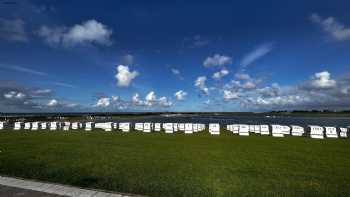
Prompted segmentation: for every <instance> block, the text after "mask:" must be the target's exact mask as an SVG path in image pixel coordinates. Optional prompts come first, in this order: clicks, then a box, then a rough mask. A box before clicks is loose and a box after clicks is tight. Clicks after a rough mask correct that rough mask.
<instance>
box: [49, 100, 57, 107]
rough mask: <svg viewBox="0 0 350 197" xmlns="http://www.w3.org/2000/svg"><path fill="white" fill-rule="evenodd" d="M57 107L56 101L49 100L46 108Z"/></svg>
mask: <svg viewBox="0 0 350 197" xmlns="http://www.w3.org/2000/svg"><path fill="white" fill-rule="evenodd" d="M57 105H58V101H57V100H56V99H51V100H50V101H49V102H48V103H47V106H49V107H55V106H57Z"/></svg>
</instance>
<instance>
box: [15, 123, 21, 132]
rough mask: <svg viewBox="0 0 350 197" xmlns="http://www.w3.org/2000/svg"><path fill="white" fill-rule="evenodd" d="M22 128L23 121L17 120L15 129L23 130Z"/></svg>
mask: <svg viewBox="0 0 350 197" xmlns="http://www.w3.org/2000/svg"><path fill="white" fill-rule="evenodd" d="M21 129H22V122H15V124H14V126H13V130H21Z"/></svg>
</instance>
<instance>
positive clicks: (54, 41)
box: [37, 25, 67, 46]
mask: <svg viewBox="0 0 350 197" xmlns="http://www.w3.org/2000/svg"><path fill="white" fill-rule="evenodd" d="M66 29H67V28H65V27H48V26H45V25H43V26H41V27H40V29H39V30H38V32H37V34H38V35H39V36H40V37H42V38H43V39H44V41H45V42H46V43H47V44H48V45H50V46H57V45H60V44H63V43H62V42H63V37H64V34H65V31H66Z"/></svg>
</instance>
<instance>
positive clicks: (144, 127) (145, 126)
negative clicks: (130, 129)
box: [134, 122, 205, 134]
mask: <svg viewBox="0 0 350 197" xmlns="http://www.w3.org/2000/svg"><path fill="white" fill-rule="evenodd" d="M134 128H135V130H136V131H142V132H145V133H149V132H152V131H156V132H159V131H161V130H162V129H163V130H164V132H165V133H175V132H178V131H183V132H184V133H185V134H192V133H197V132H200V131H203V130H205V124H197V123H151V122H147V123H141V122H139V123H135V127H134Z"/></svg>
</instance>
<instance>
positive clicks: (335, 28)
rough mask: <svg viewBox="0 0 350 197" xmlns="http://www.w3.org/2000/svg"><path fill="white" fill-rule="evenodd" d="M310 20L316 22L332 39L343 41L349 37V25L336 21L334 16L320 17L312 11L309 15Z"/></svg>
mask: <svg viewBox="0 0 350 197" xmlns="http://www.w3.org/2000/svg"><path fill="white" fill-rule="evenodd" d="M310 19H311V21H312V22H314V23H316V24H318V25H319V26H320V27H321V28H322V30H323V31H324V32H326V33H328V34H329V35H330V36H331V37H332V38H333V39H335V40H337V41H344V40H349V39H350V27H346V26H345V25H344V24H342V23H340V22H338V21H337V20H336V19H335V18H334V17H328V18H322V17H321V16H319V15H318V14H316V13H314V14H312V15H311V16H310Z"/></svg>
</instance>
